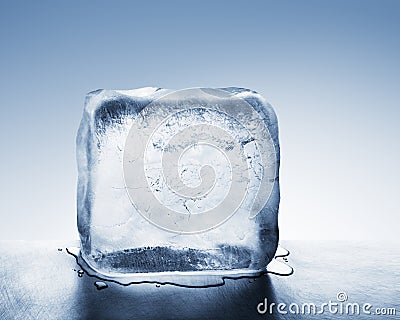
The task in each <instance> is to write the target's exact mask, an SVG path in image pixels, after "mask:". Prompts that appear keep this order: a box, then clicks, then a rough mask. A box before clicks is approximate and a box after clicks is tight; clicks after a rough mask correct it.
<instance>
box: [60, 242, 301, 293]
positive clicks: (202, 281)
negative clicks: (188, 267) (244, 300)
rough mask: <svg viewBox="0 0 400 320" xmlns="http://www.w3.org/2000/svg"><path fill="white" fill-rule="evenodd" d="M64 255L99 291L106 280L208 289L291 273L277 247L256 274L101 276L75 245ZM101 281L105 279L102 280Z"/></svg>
mask: <svg viewBox="0 0 400 320" xmlns="http://www.w3.org/2000/svg"><path fill="white" fill-rule="evenodd" d="M66 251H67V253H68V254H70V255H72V256H73V257H74V258H75V260H76V263H77V264H78V265H79V267H80V268H81V270H78V271H77V272H78V276H79V277H82V276H83V274H86V275H87V276H89V277H93V278H96V279H98V280H99V281H96V282H95V283H94V285H95V287H96V288H97V290H103V289H106V288H107V287H108V285H107V283H106V282H113V283H116V284H119V285H123V286H129V285H132V284H143V283H148V284H155V285H156V287H160V286H161V285H165V284H169V285H174V286H178V287H186V288H209V287H218V286H222V285H224V284H225V280H227V279H229V280H238V279H246V278H247V279H249V283H251V282H253V281H254V279H256V278H260V277H262V276H264V275H265V274H273V275H277V276H290V275H291V274H293V272H294V270H293V268H292V267H291V266H290V265H288V264H287V262H288V256H289V254H290V252H289V251H288V250H286V249H285V248H283V247H281V246H278V249H277V250H276V253H275V257H274V259H272V261H271V262H270V263H269V264H268V266H267V268H266V270H265V271H263V272H258V273H254V272H253V273H250V272H248V273H246V272H243V271H241V272H240V273H238V272H237V271H223V272H224V274H221V270H216V271H215V272H201V271H200V272H201V274H199V271H197V272H154V273H137V274H129V275H116V276H114V275H113V276H109V275H107V276H106V275H103V274H101V273H99V272H97V271H96V270H94V269H93V268H91V267H90V266H89V265H88V264H87V263H86V261H85V260H84V259H83V258H82V257H81V254H80V248H79V247H69V248H66ZM104 281H105V282H104Z"/></svg>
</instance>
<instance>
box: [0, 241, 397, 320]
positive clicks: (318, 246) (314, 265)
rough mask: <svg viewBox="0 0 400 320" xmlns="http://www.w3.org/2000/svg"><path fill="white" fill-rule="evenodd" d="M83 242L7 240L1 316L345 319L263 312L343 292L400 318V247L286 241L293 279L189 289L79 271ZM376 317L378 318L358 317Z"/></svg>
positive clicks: (0, 256) (0, 280) (0, 279)
mask: <svg viewBox="0 0 400 320" xmlns="http://www.w3.org/2000/svg"><path fill="white" fill-rule="evenodd" d="M77 244H78V243H59V242H58V243H43V242H30V243H29V242H1V243H0V266H1V268H0V285H1V290H0V318H1V319H111V318H112V319H132V318H134V319H227V318H229V319H346V318H348V317H349V316H348V315H341V314H338V313H337V314H330V313H328V312H325V313H324V314H323V315H321V314H319V315H318V314H317V315H309V314H307V315H306V314H303V315H302V314H290V313H288V314H280V313H279V312H278V311H277V309H276V308H273V310H272V311H273V312H272V313H269V312H266V313H265V314H260V313H259V312H258V311H257V307H258V306H259V304H260V303H263V301H265V299H266V298H267V300H268V303H271V302H274V303H276V304H278V303H286V304H287V305H289V304H290V303H297V304H304V303H314V304H316V305H320V304H322V303H328V302H329V300H332V301H336V302H338V300H337V299H338V294H339V293H345V294H346V296H347V299H348V300H347V301H348V302H351V303H359V304H363V303H369V304H371V305H372V306H373V307H372V309H371V310H375V307H393V308H396V309H397V315H396V316H393V315H392V316H381V317H380V318H382V319H396V318H398V317H399V310H400V305H399V299H398V297H399V296H400V271H399V269H400V268H399V267H400V252H399V249H398V248H397V247H396V246H395V245H390V244H371V243H346V242H320V243H318V242H293V241H287V242H282V245H283V246H284V247H285V248H288V249H289V250H290V255H289V256H287V257H286V258H287V260H288V264H289V265H290V266H292V267H293V268H294V270H295V272H294V274H292V275H291V276H289V277H283V276H276V275H273V274H268V275H265V276H262V277H258V278H254V279H249V278H243V279H237V280H231V279H226V280H225V284H224V285H222V286H218V287H208V288H184V287H177V286H172V285H161V284H154V283H152V284H140V285H130V286H122V285H119V284H117V283H113V282H108V281H105V280H99V279H96V278H94V277H90V276H88V275H87V274H86V273H85V272H84V273H82V272H79V270H82V269H81V268H80V266H79V265H77V263H76V260H75V259H74V257H73V256H71V255H69V254H68V253H67V251H66V250H65V249H66V248H67V247H71V246H74V245H75V246H76V245H77ZM59 248H60V249H62V250H61V251H59V250H58V249H59ZM284 258H285V257H280V258H277V259H282V261H284ZM99 282H102V283H99ZM96 283H97V284H96ZM105 285H106V286H105ZM261 307H262V305H261ZM260 309H262V308H260ZM261 311H262V310H261ZM374 318H377V316H374V315H360V316H358V317H357V319H374Z"/></svg>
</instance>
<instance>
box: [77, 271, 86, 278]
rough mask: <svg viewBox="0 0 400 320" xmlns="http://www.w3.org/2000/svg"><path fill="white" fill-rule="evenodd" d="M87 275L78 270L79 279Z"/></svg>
mask: <svg viewBox="0 0 400 320" xmlns="http://www.w3.org/2000/svg"><path fill="white" fill-rule="evenodd" d="M84 273H85V271H83V270H78V277H80V278H82V276H83V274H84Z"/></svg>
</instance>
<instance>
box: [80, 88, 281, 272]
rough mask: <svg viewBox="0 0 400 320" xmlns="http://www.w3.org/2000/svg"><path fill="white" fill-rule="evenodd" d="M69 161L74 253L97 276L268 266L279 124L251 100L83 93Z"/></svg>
mask: <svg viewBox="0 0 400 320" xmlns="http://www.w3.org/2000/svg"><path fill="white" fill-rule="evenodd" d="M77 161H78V171H79V180H78V197H77V198H78V229H79V233H80V237H81V252H82V256H83V258H84V259H85V260H86V262H87V263H88V264H89V265H90V266H91V267H93V268H94V269H95V270H97V271H99V272H102V273H104V274H112V275H115V274H127V273H128V274H129V273H146V272H167V271H191V272H192V271H207V272H209V271H215V270H220V271H221V272H222V271H226V270H230V271H232V270H237V271H238V272H241V271H246V272H249V271H260V270H264V269H265V268H266V266H267V264H268V262H269V261H270V260H271V259H272V258H273V256H274V253H275V250H276V247H277V244H278V225H277V215H278V207H279V181H278V172H279V142H278V126H277V119H276V116H275V113H274V111H273V109H272V107H271V106H270V105H269V104H268V103H267V102H265V100H264V99H263V98H262V97H261V96H260V95H259V94H258V93H256V92H254V91H250V90H248V89H242V88H220V89H209V88H201V89H200V88H197V89H185V90H178V91H174V90H167V89H161V88H151V87H147V88H141V89H135V90H97V91H94V92H91V93H89V94H88V95H87V97H86V102H85V108H84V112H83V118H82V121H81V125H80V127H79V131H78V135H77Z"/></svg>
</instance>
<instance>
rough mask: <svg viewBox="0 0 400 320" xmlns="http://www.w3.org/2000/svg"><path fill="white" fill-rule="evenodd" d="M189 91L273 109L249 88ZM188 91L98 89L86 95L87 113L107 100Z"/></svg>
mask: <svg viewBox="0 0 400 320" xmlns="http://www.w3.org/2000/svg"><path fill="white" fill-rule="evenodd" d="M187 89H215V90H222V91H225V92H228V93H230V94H232V95H235V96H237V97H239V98H242V99H245V100H246V99H248V98H253V99H257V100H259V102H260V103H261V104H263V105H265V106H268V107H271V106H270V105H269V104H268V103H267V102H266V101H265V99H264V98H263V96H261V95H260V94H259V93H258V92H256V91H254V90H251V89H248V88H243V87H220V88H207V87H192V88H187ZM187 89H178V90H175V89H165V88H161V87H141V88H136V89H123V90H119V89H114V90H112V89H98V90H94V91H91V92H89V93H88V94H87V95H86V99H85V111H87V112H88V113H92V112H93V111H95V110H96V109H97V107H99V106H100V105H101V104H102V102H104V101H105V100H113V99H118V98H121V97H123V96H125V97H127V98H131V99H136V100H144V101H146V100H147V101H148V102H151V101H153V100H156V99H158V98H161V97H162V96H164V95H166V94H168V93H172V92H175V91H181V90H187Z"/></svg>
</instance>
